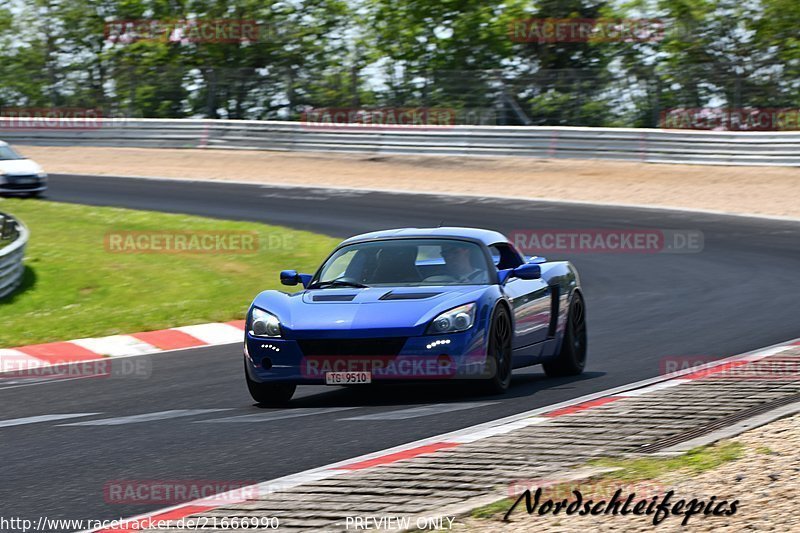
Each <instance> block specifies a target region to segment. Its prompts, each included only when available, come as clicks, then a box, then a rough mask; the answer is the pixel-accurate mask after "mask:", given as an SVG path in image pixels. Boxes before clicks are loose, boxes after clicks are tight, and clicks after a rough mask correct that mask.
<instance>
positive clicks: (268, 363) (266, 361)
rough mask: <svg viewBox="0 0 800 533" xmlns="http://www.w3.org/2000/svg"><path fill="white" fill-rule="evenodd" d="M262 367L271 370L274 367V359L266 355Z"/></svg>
mask: <svg viewBox="0 0 800 533" xmlns="http://www.w3.org/2000/svg"><path fill="white" fill-rule="evenodd" d="M261 368H263V369H264V370H269V369H270V368H272V359H270V358H269V357H265V358H264V359H262V360H261Z"/></svg>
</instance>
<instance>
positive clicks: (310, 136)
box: [0, 119, 800, 166]
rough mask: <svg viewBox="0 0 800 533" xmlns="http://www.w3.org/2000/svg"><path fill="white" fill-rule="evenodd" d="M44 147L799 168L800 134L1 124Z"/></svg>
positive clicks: (1, 133)
mask: <svg viewBox="0 0 800 533" xmlns="http://www.w3.org/2000/svg"><path fill="white" fill-rule="evenodd" d="M0 139H2V140H5V141H8V142H10V143H18V144H31V145H42V146H114V147H143V148H208V149H239V150H280V151H331V152H366V153H373V154H429V155H460V156H489V157H494V156H522V157H544V158H557V159H561V158H565V159H606V160H621V161H634V162H646V163H690V164H717V165H782V166H800V132H716V131H696V130H660V129H629V128H582V127H540V126H432V127H426V128H424V129H421V128H412V127H405V128H403V127H396V128H394V129H389V128H383V129H381V128H378V127H375V126H363V125H362V126H360V125H349V126H320V125H317V124H309V123H303V122H278V121H251V120H203V119H181V120H172V119H103V120H88V121H85V122H84V121H81V120H76V119H61V120H47V122H46V123H42V125H41V127H37V124H36V123H29V124H26V125H25V127H24V128H23V127H17V128H0Z"/></svg>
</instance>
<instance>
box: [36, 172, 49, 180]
mask: <svg viewBox="0 0 800 533" xmlns="http://www.w3.org/2000/svg"><path fill="white" fill-rule="evenodd" d="M36 177H37V178H39V179H45V178H47V172H39V173H38V174H36Z"/></svg>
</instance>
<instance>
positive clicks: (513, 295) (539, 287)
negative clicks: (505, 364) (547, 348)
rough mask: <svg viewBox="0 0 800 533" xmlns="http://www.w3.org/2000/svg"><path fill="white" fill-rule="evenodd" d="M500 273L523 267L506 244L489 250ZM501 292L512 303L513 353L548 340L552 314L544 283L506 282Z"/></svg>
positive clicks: (496, 245) (518, 258) (538, 280)
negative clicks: (514, 350) (518, 349)
mask: <svg viewBox="0 0 800 533" xmlns="http://www.w3.org/2000/svg"><path fill="white" fill-rule="evenodd" d="M489 251H490V252H491V253H492V259H493V260H494V261H495V266H497V267H498V269H499V270H503V269H506V268H514V267H516V266H519V265H521V264H522V263H523V259H522V256H521V255H520V254H519V253H518V252H517V251H516V250H515V249H514V248H513V247H512V246H511V245H510V244H507V243H498V244H494V245H492V246H490V247H489ZM503 290H504V292H505V294H506V296H507V297H508V299H509V301H510V302H511V306H512V313H513V314H514V342H513V345H512V348H513V349H517V348H522V347H524V346H530V345H531V344H536V343H539V342H542V341H544V340H546V339H547V335H548V332H549V329H550V315H551V313H552V305H551V300H552V296H551V294H552V289H551V288H550V287H549V286H548V285H547V282H546V281H544V280H543V279H530V280H527V279H519V278H511V279H509V280H508V281H507V282H506V284H505V286H504V287H503Z"/></svg>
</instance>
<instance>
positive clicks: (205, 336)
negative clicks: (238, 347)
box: [172, 322, 244, 345]
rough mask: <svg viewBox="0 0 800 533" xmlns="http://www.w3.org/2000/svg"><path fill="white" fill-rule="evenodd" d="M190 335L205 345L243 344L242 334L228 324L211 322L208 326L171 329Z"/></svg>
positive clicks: (199, 325)
mask: <svg viewBox="0 0 800 533" xmlns="http://www.w3.org/2000/svg"><path fill="white" fill-rule="evenodd" d="M172 329H174V330H177V331H182V332H184V333H186V334H187V335H191V336H192V337H194V338H195V339H200V340H201V341H203V342H205V343H206V344H210V345H217V344H230V343H233V342H244V332H243V331H242V330H241V329H239V328H237V327H235V326H231V325H230V324H225V323H222V322H220V323H216V322H212V323H210V324H197V325H195V326H181V327H179V328H172Z"/></svg>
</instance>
